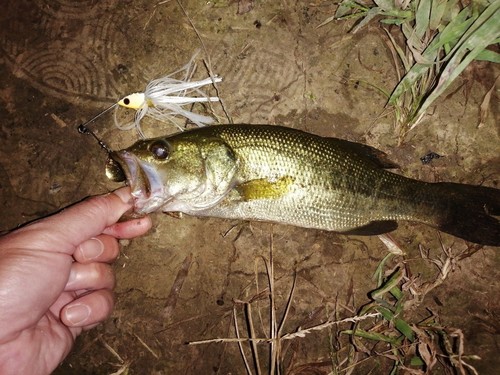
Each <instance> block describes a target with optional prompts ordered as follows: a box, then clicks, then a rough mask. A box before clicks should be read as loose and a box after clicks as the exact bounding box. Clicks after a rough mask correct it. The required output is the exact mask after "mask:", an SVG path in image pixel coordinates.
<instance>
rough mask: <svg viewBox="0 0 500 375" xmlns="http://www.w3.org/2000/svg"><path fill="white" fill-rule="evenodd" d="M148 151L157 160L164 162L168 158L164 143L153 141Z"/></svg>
mask: <svg viewBox="0 0 500 375" xmlns="http://www.w3.org/2000/svg"><path fill="white" fill-rule="evenodd" d="M149 151H151V153H152V154H153V157H154V158H155V159H157V160H165V159H167V158H168V156H169V154H170V153H169V150H168V144H167V142H165V141H155V142H153V143H152V144H151V145H150V146H149Z"/></svg>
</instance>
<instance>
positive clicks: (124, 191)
mask: <svg viewBox="0 0 500 375" xmlns="http://www.w3.org/2000/svg"><path fill="white" fill-rule="evenodd" d="M132 207H133V199H132V195H131V194H130V189H129V188H128V187H126V188H121V189H118V190H116V191H115V192H113V193H109V194H104V195H99V196H94V197H91V198H87V199H85V200H84V201H82V202H79V203H76V204H74V205H73V206H70V207H69V208H66V209H64V210H62V211H60V212H59V213H57V214H55V215H52V216H49V217H47V218H44V219H41V220H39V221H36V222H34V223H32V224H30V225H27V226H25V227H23V228H21V229H19V230H16V231H15V232H13V233H12V234H11V235H7V236H6V237H9V247H19V248H30V249H38V250H44V251H54V252H61V253H66V254H69V255H72V254H73V252H74V251H75V248H76V247H77V246H78V245H79V244H80V243H81V242H83V241H85V240H87V239H89V238H91V237H95V236H97V235H99V234H101V233H102V232H103V231H104V229H105V228H106V227H108V226H110V225H112V224H114V223H116V222H117V221H118V219H120V217H121V216H122V215H123V214H124V213H125V212H127V211H128V210H130V209H131V208H132ZM27 234H30V235H27Z"/></svg>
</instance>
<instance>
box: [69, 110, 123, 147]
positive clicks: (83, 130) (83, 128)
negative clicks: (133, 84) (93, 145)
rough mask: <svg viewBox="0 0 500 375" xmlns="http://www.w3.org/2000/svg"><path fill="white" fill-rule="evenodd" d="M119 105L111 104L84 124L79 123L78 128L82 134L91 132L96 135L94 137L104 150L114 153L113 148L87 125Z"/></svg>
mask: <svg viewBox="0 0 500 375" xmlns="http://www.w3.org/2000/svg"><path fill="white" fill-rule="evenodd" d="M117 105H118V103H115V104H113V105H111V106H109V107H108V108H106V109H105V110H104V111H102V112H100V113H98V114H97V115H95V116H94V117H92V118H91V119H90V120H88V121H86V122H84V123H83V124H80V125H78V128H77V129H78V132H79V133H80V134H90V135H91V136H92V137H94V139H95V140H96V141H97V143H98V144H99V146H101V147H102V148H103V149H104V150H106V152H107V153H108V154H110V153H112V152H113V150H111V148H109V147H108V145H106V143H104V142H103V141H102V140H101V139H100V138H99V137H98V136H97V135H96V134H95V133H94V132H93V131H92V130H90V129H89V128H88V127H87V125H88V124H90V123H91V122H94V121H95V120H96V119H97V118H98V117H100V116H102V115H103V114H105V113H106V112H108V111H110V110H111V109H113V108H114V107H116V106H117Z"/></svg>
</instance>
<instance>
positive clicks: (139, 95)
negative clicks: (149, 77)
mask: <svg viewBox="0 0 500 375" xmlns="http://www.w3.org/2000/svg"><path fill="white" fill-rule="evenodd" d="M144 103H146V94H144V93H143V92H135V93H133V94H130V95H127V96H126V97H124V98H123V99H121V100H120V101H118V105H119V106H122V107H125V108H130V109H139V108H141V107H142V106H143V105H144Z"/></svg>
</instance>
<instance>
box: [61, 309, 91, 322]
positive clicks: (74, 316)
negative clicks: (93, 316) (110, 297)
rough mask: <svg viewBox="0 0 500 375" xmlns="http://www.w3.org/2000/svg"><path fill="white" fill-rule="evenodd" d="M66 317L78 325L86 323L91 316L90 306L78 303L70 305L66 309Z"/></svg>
mask: <svg viewBox="0 0 500 375" xmlns="http://www.w3.org/2000/svg"><path fill="white" fill-rule="evenodd" d="M65 315H66V319H67V320H68V322H70V323H71V324H73V325H75V326H78V325H81V324H82V323H84V322H85V321H86V320H87V319H88V318H89V316H90V308H89V307H88V306H87V305H83V304H78V305H73V306H70V307H68V308H67V309H66V311H65Z"/></svg>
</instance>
